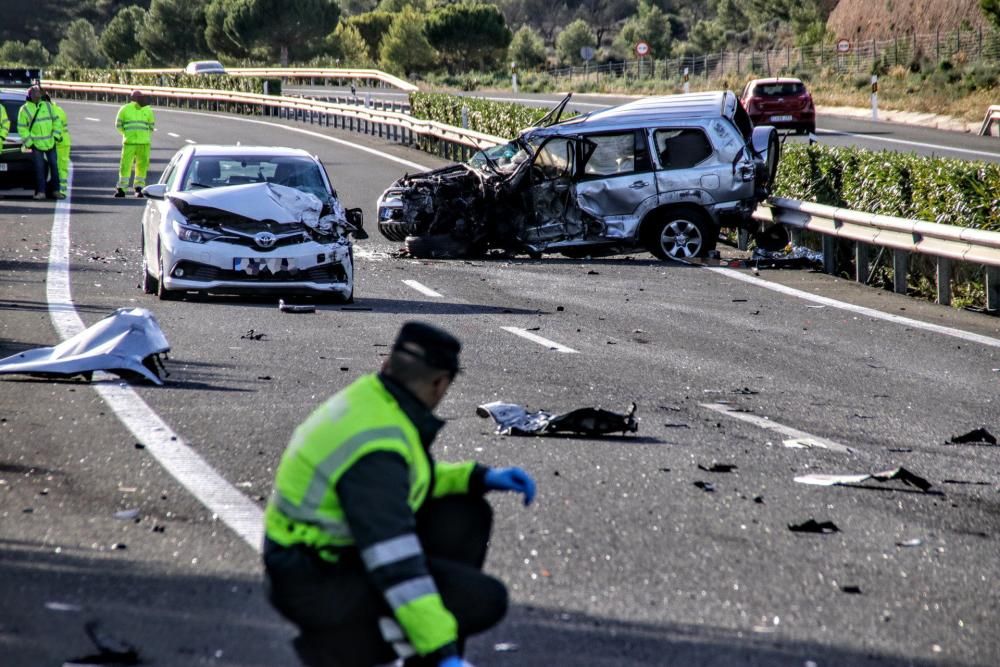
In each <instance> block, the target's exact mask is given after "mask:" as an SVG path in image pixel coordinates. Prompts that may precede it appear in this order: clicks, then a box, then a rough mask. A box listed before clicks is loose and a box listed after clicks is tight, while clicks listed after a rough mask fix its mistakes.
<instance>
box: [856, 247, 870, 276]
mask: <svg viewBox="0 0 1000 667" xmlns="http://www.w3.org/2000/svg"><path fill="white" fill-rule="evenodd" d="M870 270H871V249H870V248H869V247H868V244H867V243H861V242H860V241H859V242H857V243H855V244H854V280H855V282H859V283H867V282H868V272H869V271H870Z"/></svg>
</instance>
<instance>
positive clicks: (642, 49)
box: [635, 42, 649, 58]
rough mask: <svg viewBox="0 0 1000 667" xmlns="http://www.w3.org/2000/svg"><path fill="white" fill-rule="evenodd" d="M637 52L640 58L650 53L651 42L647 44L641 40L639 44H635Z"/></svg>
mask: <svg viewBox="0 0 1000 667" xmlns="http://www.w3.org/2000/svg"><path fill="white" fill-rule="evenodd" d="M635 54H636V55H637V56H639V57H640V58H641V57H642V56H648V55H649V44H647V43H646V42H639V43H638V44H636V45H635Z"/></svg>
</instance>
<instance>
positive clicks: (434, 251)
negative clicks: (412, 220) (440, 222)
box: [406, 234, 471, 259]
mask: <svg viewBox="0 0 1000 667" xmlns="http://www.w3.org/2000/svg"><path fill="white" fill-rule="evenodd" d="M470 250H471V244H470V243H469V242H468V241H462V240H460V239H456V238H454V237H453V236H451V234H431V235H428V236H407V237H406V252H407V253H409V254H410V255H411V256H413V257H420V258H422V259H454V258H458V257H465V256H466V255H468V254H469V251H470Z"/></svg>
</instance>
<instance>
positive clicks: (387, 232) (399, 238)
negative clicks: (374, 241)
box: [378, 220, 417, 243]
mask: <svg viewBox="0 0 1000 667" xmlns="http://www.w3.org/2000/svg"><path fill="white" fill-rule="evenodd" d="M378 231H379V232H380V233H381V234H382V236H384V237H385V238H387V239H389V240H390V241H395V242H397V243H402V242H404V241H405V240H406V237H407V236H413V235H414V233H415V232H416V231H417V230H416V225H414V224H413V223H411V222H393V221H392V220H386V221H384V222H380V223H378Z"/></svg>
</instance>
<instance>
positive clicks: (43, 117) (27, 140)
mask: <svg viewBox="0 0 1000 667" xmlns="http://www.w3.org/2000/svg"><path fill="white" fill-rule="evenodd" d="M29 127H30V128H31V129H30V130H29V129H28V128H29ZM17 133H18V134H19V135H21V140H22V141H23V142H24V145H25V146H27V147H28V148H37V149H38V150H40V151H47V150H51V149H53V148H55V145H56V141H58V140H59V138H60V136H61V135H60V132H59V128H58V127H57V126H56V117H55V114H54V113H53V112H52V105H50V104H49V103H48V102H45V101H39V102H38V103H37V104H36V103H35V102H32V101H31V100H28V101H27V102H25V103H24V105H23V106H22V107H21V110H20V111H19V112H18V113H17Z"/></svg>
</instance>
